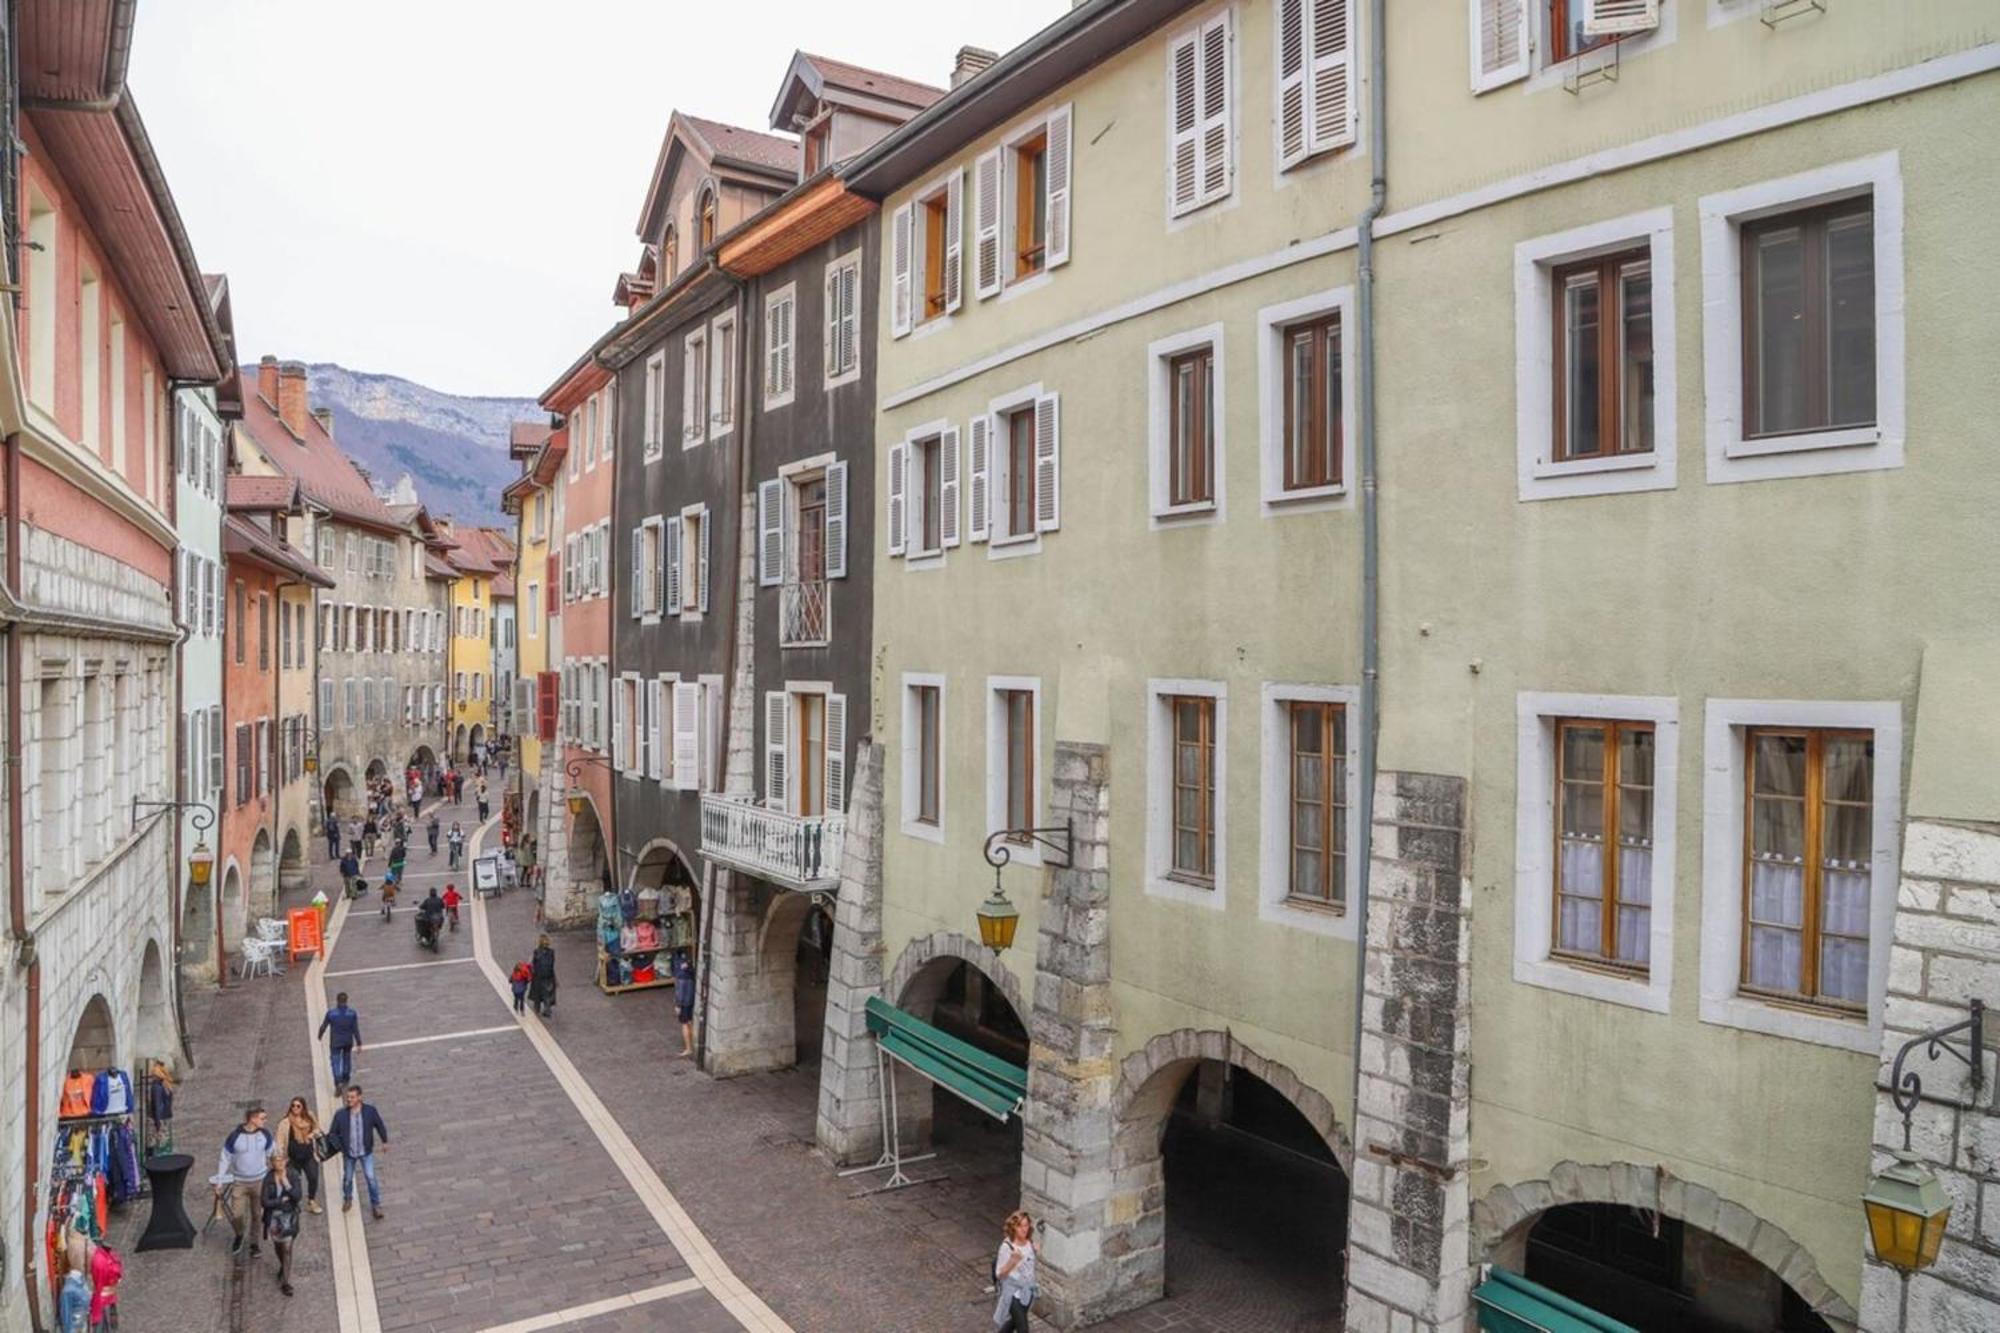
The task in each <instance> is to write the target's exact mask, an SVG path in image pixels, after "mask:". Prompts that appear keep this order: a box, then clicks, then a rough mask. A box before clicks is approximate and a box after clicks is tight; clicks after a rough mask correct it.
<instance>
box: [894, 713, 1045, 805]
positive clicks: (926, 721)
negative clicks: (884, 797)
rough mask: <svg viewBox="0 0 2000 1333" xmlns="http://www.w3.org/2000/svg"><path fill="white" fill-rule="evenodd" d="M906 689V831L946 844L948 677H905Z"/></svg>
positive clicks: (904, 732)
mask: <svg viewBox="0 0 2000 1333" xmlns="http://www.w3.org/2000/svg"><path fill="white" fill-rule="evenodd" d="M903 688H904V698H903V831H904V832H905V833H909V834H912V835H913V836H916V837H921V838H927V839H929V840H931V841H934V842H935V841H942V839H943V828H944V677H942V676H930V675H917V674H910V675H905V676H904V677H903ZM1031 707H1032V704H1031Z"/></svg>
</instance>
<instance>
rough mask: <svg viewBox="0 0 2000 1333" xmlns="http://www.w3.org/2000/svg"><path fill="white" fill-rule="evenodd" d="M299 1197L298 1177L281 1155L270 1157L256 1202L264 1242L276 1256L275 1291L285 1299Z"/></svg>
mask: <svg viewBox="0 0 2000 1333" xmlns="http://www.w3.org/2000/svg"><path fill="white" fill-rule="evenodd" d="M300 1193H301V1188H300V1179H299V1173H298V1172H297V1171H294V1170H292V1169H291V1168H290V1167H289V1166H287V1165H286V1162H285V1157H284V1155H283V1154H282V1153H277V1154H273V1155H272V1157H271V1169H270V1170H269V1171H268V1172H266V1173H265V1176H264V1183H263V1185H262V1186H261V1187H260V1188H259V1189H258V1193H257V1200H258V1204H259V1205H260V1206H261V1208H262V1210H263V1213H264V1239H265V1240H268V1241H270V1242H271V1248H272V1249H273V1250H275V1251H276V1252H277V1255H278V1290H279V1291H282V1292H284V1293H285V1295H287V1296H289V1295H291V1294H292V1242H293V1241H295V1240H297V1239H298V1238H299V1195H300ZM313 1211H314V1212H318V1211H319V1210H318V1209H317V1208H315V1209H313Z"/></svg>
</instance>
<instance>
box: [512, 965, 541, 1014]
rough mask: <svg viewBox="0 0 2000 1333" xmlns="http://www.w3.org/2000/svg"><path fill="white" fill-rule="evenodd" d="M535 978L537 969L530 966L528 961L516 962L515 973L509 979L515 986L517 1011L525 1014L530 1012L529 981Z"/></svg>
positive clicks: (515, 1009) (515, 1007) (515, 1008)
mask: <svg viewBox="0 0 2000 1333" xmlns="http://www.w3.org/2000/svg"><path fill="white" fill-rule="evenodd" d="M534 979H535V969H533V968H532V967H529V966H528V965H527V964H526V963H516V964H514V975H512V976H511V977H509V978H508V981H509V982H511V983H512V984H513V987H514V1012H515V1013H517V1014H525V1013H526V1012H528V983H529V982H531V981H533V980H534Z"/></svg>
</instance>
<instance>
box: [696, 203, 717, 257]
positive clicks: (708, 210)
mask: <svg viewBox="0 0 2000 1333" xmlns="http://www.w3.org/2000/svg"><path fill="white" fill-rule="evenodd" d="M695 218H696V226H697V228H698V231H697V233H696V234H697V235H698V237H699V238H700V243H701V248H702V250H703V251H704V252H706V251H707V250H708V249H709V247H710V246H712V245H714V244H715V191H714V189H712V188H711V189H705V190H703V191H702V192H701V202H700V203H699V204H698V205H697V206H696V210H695Z"/></svg>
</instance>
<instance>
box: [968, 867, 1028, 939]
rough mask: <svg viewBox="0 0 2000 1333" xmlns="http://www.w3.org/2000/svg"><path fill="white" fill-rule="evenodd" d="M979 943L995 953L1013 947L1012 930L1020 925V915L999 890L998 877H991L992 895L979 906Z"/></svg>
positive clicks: (997, 875)
mask: <svg viewBox="0 0 2000 1333" xmlns="http://www.w3.org/2000/svg"><path fill="white" fill-rule="evenodd" d="M978 915H979V941H980V943H982V944H984V945H985V946H986V947H987V948H989V949H991V950H993V952H995V953H1000V952H1002V951H1003V950H1006V949H1009V948H1012V947H1013V944H1014V930H1015V928H1016V927H1017V926H1019V925H1020V924H1021V913H1020V911H1019V909H1017V908H1016V907H1015V906H1014V904H1013V903H1011V902H1009V901H1007V895H1006V893H1005V892H1004V891H1002V889H1001V888H1000V876H999V873H998V872H997V871H996V872H995V873H994V876H993V895H992V896H991V897H990V898H988V899H987V900H986V901H985V902H983V903H981V904H980V905H979V913H978Z"/></svg>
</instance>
